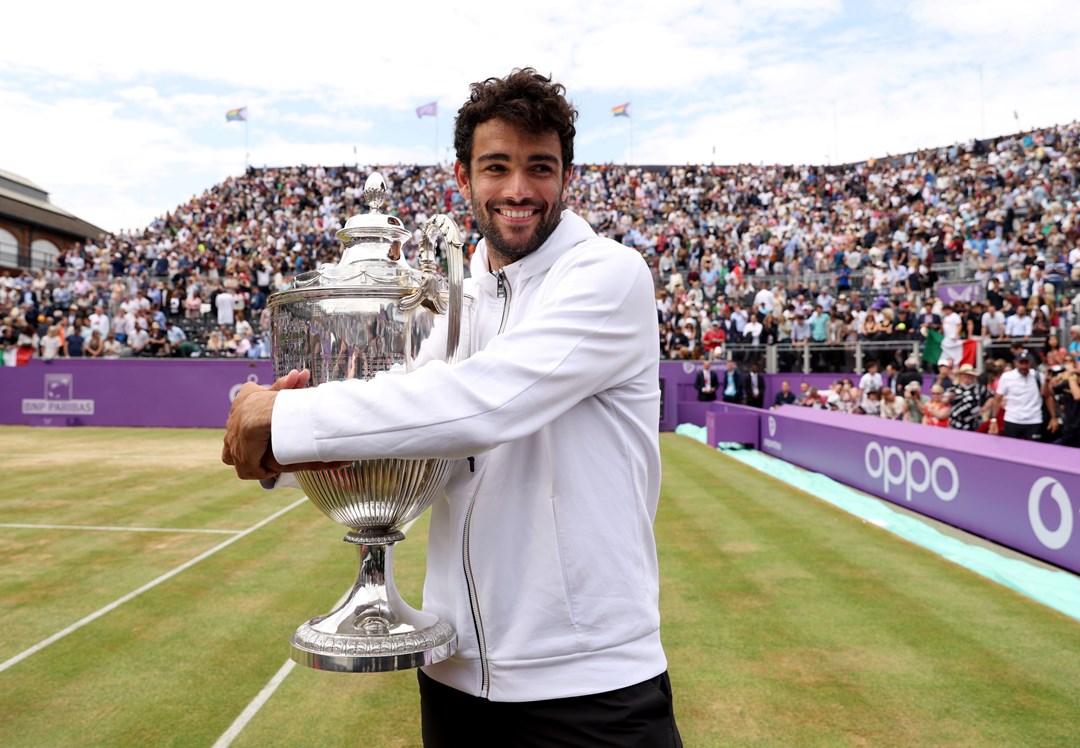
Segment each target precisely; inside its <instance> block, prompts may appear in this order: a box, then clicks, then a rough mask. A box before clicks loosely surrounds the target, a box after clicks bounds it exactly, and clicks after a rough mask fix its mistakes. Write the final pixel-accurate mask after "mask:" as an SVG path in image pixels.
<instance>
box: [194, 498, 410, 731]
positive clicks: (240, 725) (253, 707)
mask: <svg viewBox="0 0 1080 748" xmlns="http://www.w3.org/2000/svg"><path fill="white" fill-rule="evenodd" d="M418 519H420V518H419V517H416V518H414V519H411V520H409V522H408V523H406V524H405V526H404V527H402V528H401V532H402V533H403V534H406V535H407V534H408V532H409V528H411V527H412V526H413V525H415V524H416V521H417V520H418ZM349 592H351V590H349V591H346V592H345V594H344V595H342V596H341V597H339V598H338V601H337V602H336V603H334V607H332V608H331V609H330V610H337V609H338V607H339V606H341V604H342V603H344V602H345V598H347V597H348V596H349ZM294 667H296V663H295V662H293V661H292V660H286V661H285V664H284V665H282V666H281V668H280V669H279V670H278V671H277V672H276V673H274V677H273V678H271V679H270V681H269V682H268V683H267V684H266V685H265V686H263V688H262V690H261V691H259V693H258V694H257V695H256V696H255V698H254V699H252V700H251V703H249V704H248V705H247V706H246V707H244V711H242V712H240V715H239V716H238V717H237V718H236V720H235V721H233V723H232V724H231V725H229V729H228V730H226V731H225V732H224V733H222V735H221V737H220V738H218V739H217V741H216V742H215V743H214V745H213V748H228V747H229V746H230V745H232V742H233V741H234V740H236V738H237V737H239V735H240V733H242V732H243V731H244V728H245V727H247V725H248V723H249V722H251V720H252V719H254V718H255V715H256V714H258V713H259V710H260V709H262V708H263V705H264V704H266V702H267V701H269V700H270V697H271V696H273V695H274V692H275V691H277V689H278V686H280V685H281V684H282V683H284V682H285V679H286V678H287V677H289V673H291V672H292V671H293V668H294Z"/></svg>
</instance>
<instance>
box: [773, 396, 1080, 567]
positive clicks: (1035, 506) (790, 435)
mask: <svg viewBox="0 0 1080 748" xmlns="http://www.w3.org/2000/svg"><path fill="white" fill-rule="evenodd" d="M759 417H760V418H761V449H762V451H763V452H766V453H768V454H771V455H774V456H775V457H779V458H781V459H783V460H786V461H787V462H791V463H794V464H796V465H801V466H802V467H805V468H807V469H809V470H813V471H815V472H818V473H823V474H825V475H828V476H830V477H832V478H835V479H836V480H839V481H841V482H843V483H846V484H848V485H850V486H853V487H855V488H858V489H861V490H863V491H866V492H867V493H870V494H873V495H874V496H878V497H880V498H882V499H886V500H888V501H891V502H893V503H894V504H899V505H901V506H904V507H907V508H908V509H911V510H913V511H916V512H918V513H920V514H925V515H926V516H928V517H934V518H935V519H939V520H941V521H943V522H946V523H948V524H950V525H953V526H955V527H959V528H961V529H964V530H967V531H968V532H972V533H975V534H976V535H981V536H982V537H985V538H988V539H990V540H993V541H994V542H996V543H1000V544H1002V545H1006V546H1009V547H1010V548H1015V549H1017V550H1019V551H1022V552H1023V553H1026V554H1028V555H1029V556H1034V557H1035V558H1040V559H1043V560H1045V561H1048V562H1050V563H1052V564H1055V565H1056V566H1060V567H1062V568H1064V569H1068V570H1070V571H1073V572H1080V526H1078V525H1077V523H1076V515H1077V513H1078V512H1080V452H1078V451H1077V450H1075V449H1071V448H1068V447H1059V446H1055V445H1053V444H1033V443H1031V442H1024V441H1019V440H1017V439H1006V438H1005V437H994V436H989V435H986V434H978V433H969V432H961V431H954V430H950V429H941V428H933V427H931V426H922V425H919V424H912V423H902V422H894V421H883V420H882V419H879V418H865V417H861V416H852V415H846V414H843V413H832V412H829V411H822V410H812V409H809V408H798V407H794V406H785V407H783V408H780V409H779V410H775V411H771V412H768V413H761V415H760V416H759Z"/></svg>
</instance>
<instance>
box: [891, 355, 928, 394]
mask: <svg viewBox="0 0 1080 748" xmlns="http://www.w3.org/2000/svg"><path fill="white" fill-rule="evenodd" d="M911 382H919V383H920V384H922V373H921V372H920V371H919V358H918V356H908V357H907V358H906V359H904V370H903V371H902V372H900V373H899V374H897V375H896V394H898V395H903V394H904V392H905V388H906V387H907V385H908V384H910V383H911Z"/></svg>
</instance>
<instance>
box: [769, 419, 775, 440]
mask: <svg viewBox="0 0 1080 748" xmlns="http://www.w3.org/2000/svg"><path fill="white" fill-rule="evenodd" d="M769 436H776V419H775V418H773V417H772V416H769Z"/></svg>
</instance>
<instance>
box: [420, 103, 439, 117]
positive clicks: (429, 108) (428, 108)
mask: <svg viewBox="0 0 1080 748" xmlns="http://www.w3.org/2000/svg"><path fill="white" fill-rule="evenodd" d="M416 116H417V117H438V116H439V102H437V101H433V102H431V103H430V104H424V105H423V106H418V107H416Z"/></svg>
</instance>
